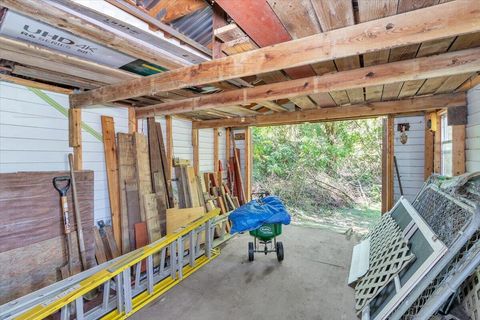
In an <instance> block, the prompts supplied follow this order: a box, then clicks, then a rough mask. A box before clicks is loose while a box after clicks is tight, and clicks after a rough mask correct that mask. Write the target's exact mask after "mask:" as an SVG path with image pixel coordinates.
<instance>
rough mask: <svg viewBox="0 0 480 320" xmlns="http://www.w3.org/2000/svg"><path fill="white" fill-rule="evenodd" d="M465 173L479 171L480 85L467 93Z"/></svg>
mask: <svg viewBox="0 0 480 320" xmlns="http://www.w3.org/2000/svg"><path fill="white" fill-rule="evenodd" d="M466 149H467V150H466V161H467V163H466V165H467V172H475V171H480V85H478V86H476V87H475V88H473V89H470V90H469V91H468V124H467V135H466Z"/></svg>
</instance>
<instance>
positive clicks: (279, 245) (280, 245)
mask: <svg viewBox="0 0 480 320" xmlns="http://www.w3.org/2000/svg"><path fill="white" fill-rule="evenodd" d="M276 249H277V260H278V261H283V243H281V242H277V248H276Z"/></svg>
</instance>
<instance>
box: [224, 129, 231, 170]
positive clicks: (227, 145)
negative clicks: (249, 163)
mask: <svg viewBox="0 0 480 320" xmlns="http://www.w3.org/2000/svg"><path fill="white" fill-rule="evenodd" d="M231 130H232V129H231V128H225V153H226V155H225V156H226V159H227V162H228V161H229V160H230V157H231V154H232V151H231V150H230V149H231V148H232V145H231V141H230V138H231V137H230V136H231V135H232V134H231Z"/></svg>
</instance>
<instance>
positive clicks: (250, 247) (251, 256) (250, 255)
mask: <svg viewBox="0 0 480 320" xmlns="http://www.w3.org/2000/svg"><path fill="white" fill-rule="evenodd" d="M253 250H254V249H253V242H249V243H248V261H253V259H254V256H253V255H254V251H253Z"/></svg>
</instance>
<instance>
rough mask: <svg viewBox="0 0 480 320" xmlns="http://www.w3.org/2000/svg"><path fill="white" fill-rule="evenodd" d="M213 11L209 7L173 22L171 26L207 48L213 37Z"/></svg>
mask: <svg viewBox="0 0 480 320" xmlns="http://www.w3.org/2000/svg"><path fill="white" fill-rule="evenodd" d="M212 23H213V10H212V8H211V7H210V6H207V7H205V8H203V9H201V10H197V11H195V12H194V13H191V14H189V15H187V16H184V17H182V18H180V19H177V20H175V21H173V22H172V23H171V24H170V25H171V26H172V27H173V28H174V29H176V30H178V31H179V32H181V33H183V34H184V35H185V36H187V37H189V38H190V39H192V40H195V41H196V42H198V43H200V44H202V45H203V46H207V45H208V44H209V43H210V42H211V41H212V35H213V30H212V28H213V26H212Z"/></svg>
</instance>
